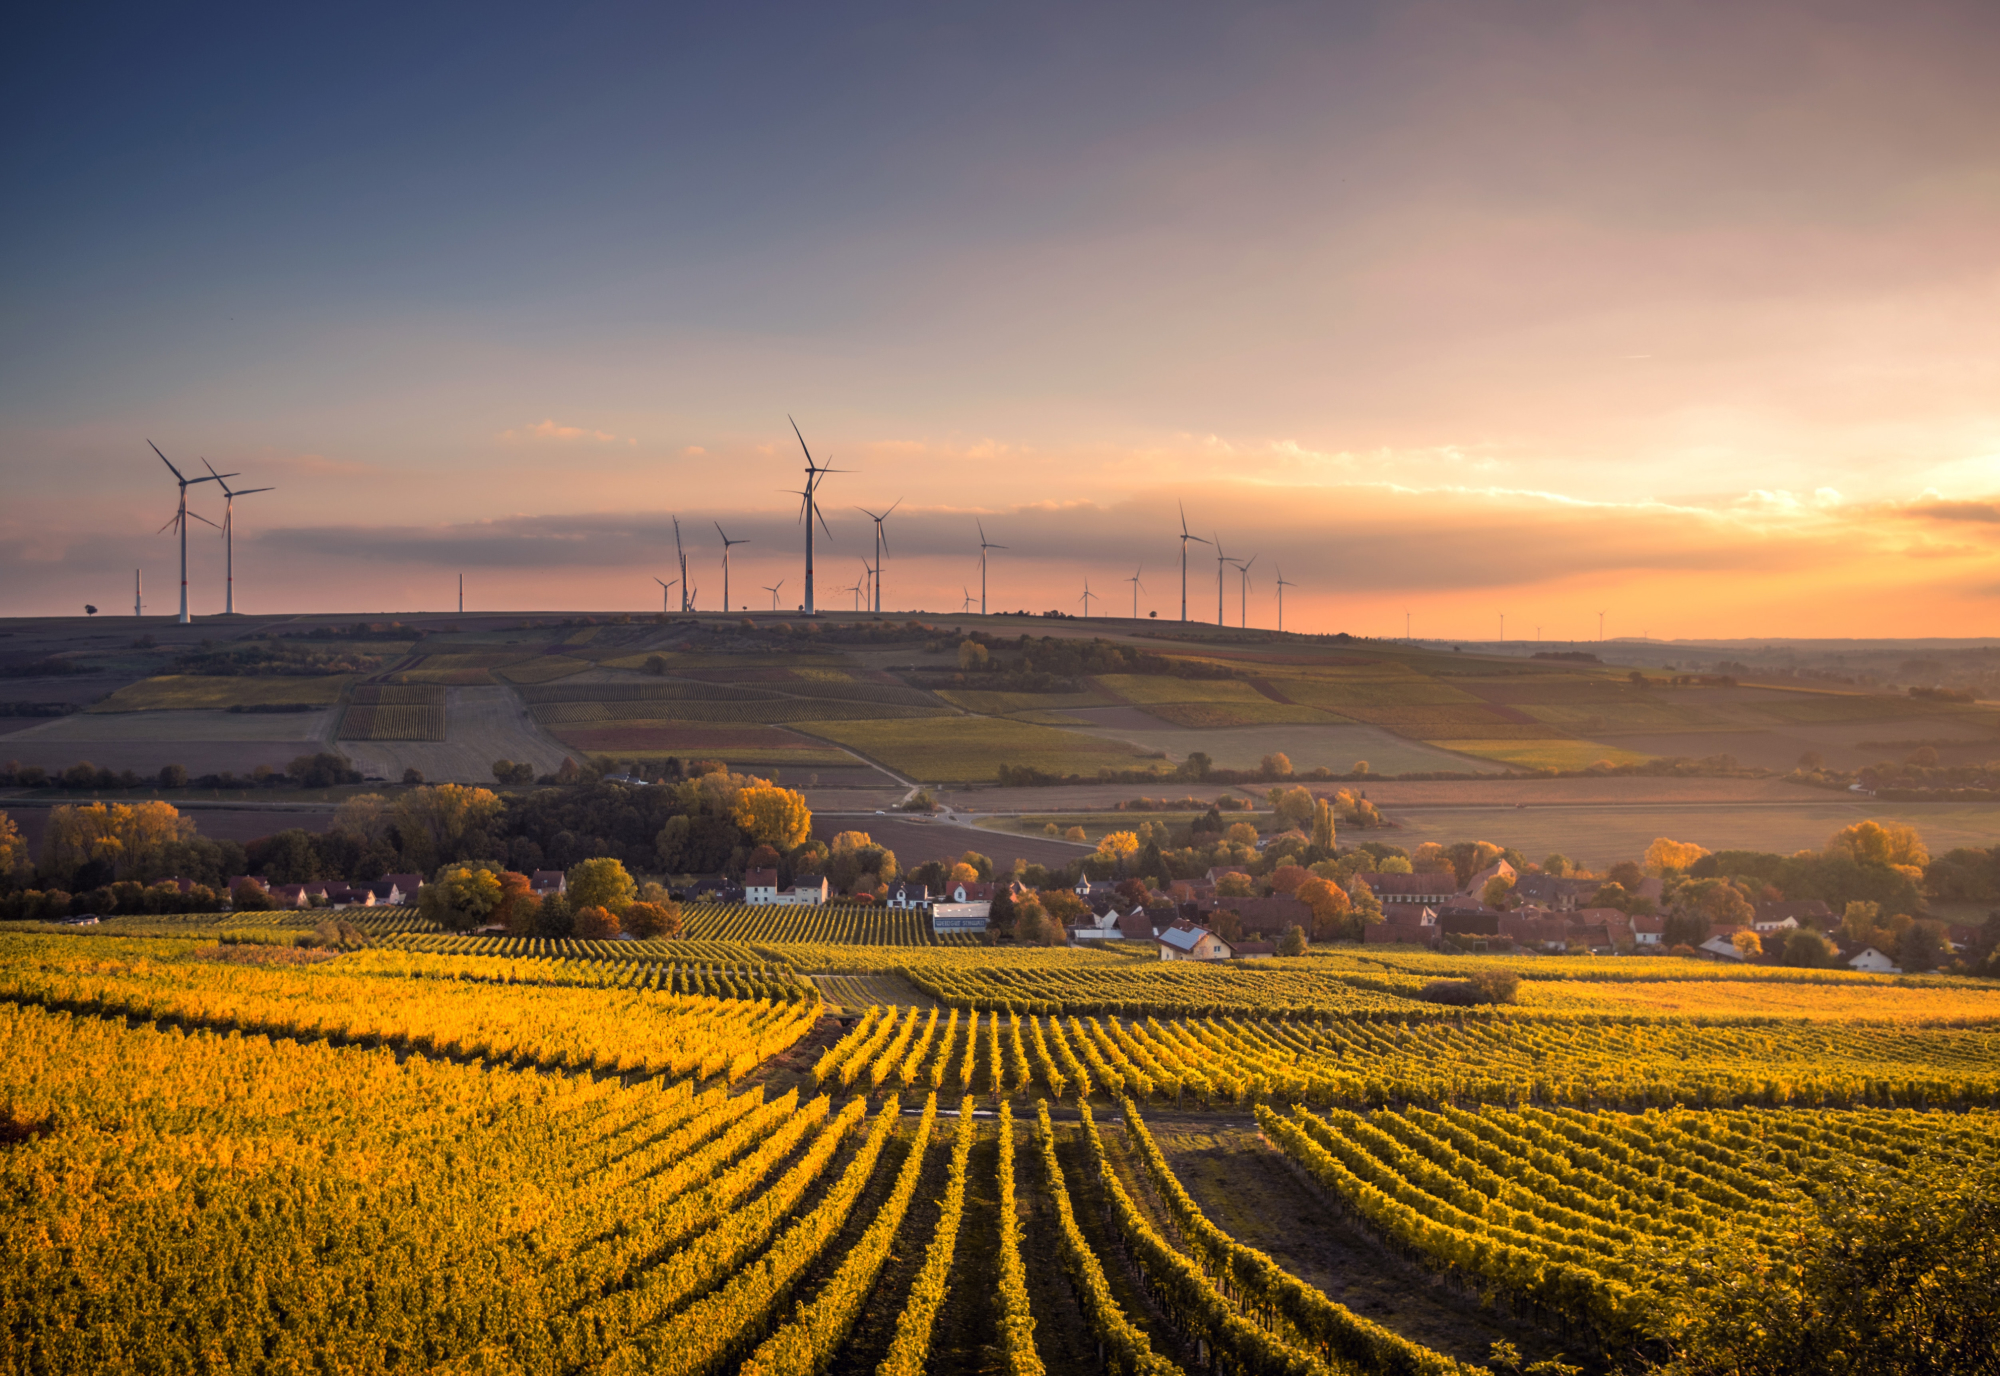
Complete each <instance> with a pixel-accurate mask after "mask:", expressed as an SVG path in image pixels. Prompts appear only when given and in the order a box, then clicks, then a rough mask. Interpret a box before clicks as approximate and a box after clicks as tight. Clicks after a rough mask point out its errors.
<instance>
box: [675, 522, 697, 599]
mask: <svg viewBox="0 0 2000 1376" xmlns="http://www.w3.org/2000/svg"><path fill="white" fill-rule="evenodd" d="M674 558H675V559H676V560H677V561H679V563H680V566H681V576H680V577H679V578H676V579H675V580H674V581H675V582H676V583H679V584H680V585H681V610H682V611H684V612H691V611H693V610H694V598H693V585H692V584H690V583H689V582H688V557H687V550H686V549H685V548H684V547H683V546H682V545H681V518H680V517H678V516H676V517H674Z"/></svg>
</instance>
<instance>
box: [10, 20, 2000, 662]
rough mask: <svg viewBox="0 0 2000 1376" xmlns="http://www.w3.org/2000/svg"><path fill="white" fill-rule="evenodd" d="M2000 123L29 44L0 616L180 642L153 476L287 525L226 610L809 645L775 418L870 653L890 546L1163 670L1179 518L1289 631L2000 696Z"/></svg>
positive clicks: (251, 519)
mask: <svg viewBox="0 0 2000 1376" xmlns="http://www.w3.org/2000/svg"><path fill="white" fill-rule="evenodd" d="M1996 71H2000V9H1996V8H1995V7H1994V6H1992V5H1991V4H1985V3H1963V4H1952V3H1941V4H1925V3H1913V4H1905V5H1896V6H1882V5H1879V4H1865V3H1859V2H1858V0H1856V2H1854V3H1839V2H1838V0H1836V2H1835V3H1812V4H1806V3H1797V4H1791V3H1771V4H1757V5H1749V6H1745V5H1741V4H1722V3H1683V4H1673V5H1661V4H1657V3H1653V4H1641V3H1636V0H1634V2H1631V3H1618V2H1617V0H1614V2H1613V3H1592V4H1584V3H1575V4H1550V3H1524V4H1506V5H1501V4H1476V3H1475V4H1441V3H1440V4H1366V3H1361V4H1346V5H1340V6H1324V5H1315V6H1303V5H1302V6H1296V7H1291V6H1262V5H1233V6H1214V5H1201V6H1197V5H1157V4H1156V5H1143V6H1141V5H1132V6H1117V5H1096V6H1089V7H1081V8H1079V7H1074V6H1063V7H1056V6H1035V5H1014V6H1000V7H991V8H988V9H984V10H969V9H964V8H960V7H945V8H937V7H930V8H922V7H898V8H893V9H892V8H888V7H865V6H793V7H762V8H756V9H749V8H744V7H723V8H717V9H714V10H709V11H696V10H692V9H688V8H686V7H637V6H613V5H599V6H587V7H571V6H564V7H546V6H535V7H529V6H519V7H514V8H512V9H511V10H510V9H509V8H508V7H505V6H482V7H478V8H476V9H475V8H471V7H466V8H463V9H459V10H452V9H449V8H429V9H420V10H411V9H409V8H408V7H396V8H390V7H387V6H376V7H372V8H371V7H365V6H344V7H336V8H333V9H322V10H314V9H311V8H310V7H304V8H301V7H276V8H270V7H263V8H249V7H246V8H243V9H242V10H240V11H231V10H229V9H227V8H225V7H221V6H211V7H204V8H203V9H202V10H201V11H200V12H199V13H195V14H189V13H186V12H173V13H169V12H167V11H162V10H159V9H156V8H142V7H130V8H129V10H127V11H125V12H122V13H121V12H120V11H119V10H118V9H116V8H113V9H108V10H107V9H104V8H102V7H93V8H90V9H87V10H78V9H75V8H74V7H68V8H65V7H45V8H44V9H42V10H39V11H36V12H34V13H33V14H31V15H28V16H27V17H26V18H25V19H24V20H23V21H21V22H19V23H18V24H17V26H16V28H15V29H14V30H12V31H11V32H10V41H9V43H8V44H7V46H6V50H5V52H4V53H0V74H4V77H5V80H4V82H3V83H0V108H4V112H5V116H6V118H5V119H4V121H0V128H4V130H5V133H4V134H0V149H4V158H5V163H4V173H5V184H6V185H7V187H8V188H9V197H8V199H9V213H8V214H7V215H6V216H5V217H4V218H0V262H4V263H5V268H4V271H5V294H4V309H0V482H4V488H0V491H4V500H0V614H6V615H22V614H31V613H46V612H77V611H80V610H81V608H82V605H83V604H84V603H85V602H91V603H94V604H96V605H97V606H99V607H100V608H103V609H104V610H106V611H112V612H122V611H126V610H129V607H130V605H131V604H130V588H131V577H132V569H133V568H134V567H135V566H144V568H145V574H146V583H147V588H148V600H149V602H150V603H151V605H152V608H153V610H155V611H158V612H163V613H164V612H168V611H170V610H171V609H172V607H171V603H172V600H173V597H174V586H173V585H174V580H175V577H176V574H175V571H174V566H173V560H174V547H173V542H172V539H171V537H170V536H168V535H156V534H154V531H155V529H156V528H157V527H158V526H159V525H160V524H161V523H162V522H163V521H165V520H166V519H167V517H168V516H169V515H170V514H171V511H172V499H173V487H172V484H171V482H170V481H167V475H166V473H165V471H164V470H163V469H162V468H161V467H160V465H159V463H158V461H157V460H156V459H154V458H153V457H152V455H151V453H150V451H149V450H148V449H147V448H146V447H145V443H144V441H145V439H146V438H147V437H150V438H151V439H153V440H155V441H157V442H158V443H159V444H160V446H161V447H162V448H163V449H164V450H165V451H166V453H167V454H168V455H169V456H170V457H172V458H174V459H175V461H176V462H181V461H183V460H185V461H186V464H193V465H195V466H196V467H199V460H200V458H201V457H202V456H206V457H207V458H209V459H211V460H213V461H214V462H215V463H216V464H217V465H218V466H219V467H227V468H234V469H240V470H242V472H243V474H244V482H245V483H248V484H253V485H264V484H275V485H276V486H277V488H278V490H277V491H275V492H272V493H269V494H264V495H260V496H256V497H251V498H247V499H245V500H244V501H243V502H242V503H240V504H239V506H238V509H237V521H238V540H237V562H238V570H237V574H238V604H239V607H242V608H243V609H245V610H251V611H271V610H278V609H291V610H319V609H326V610H333V609H341V610H347V609H380V610H383V611H412V610H422V609H431V610H443V609H447V608H449V607H451V606H453V605H455V599H456V579H457V576H458V574H459V573H461V572H463V573H464V574H465V576H466V597H467V605H468V607H469V608H502V607H504V608H509V609H535V608H545V607H548V608H552V607H565V608H574V607H595V608H630V609H633V610H645V609H652V608H656V607H657V606H658V605H659V592H660V589H659V588H658V586H657V585H656V584H655V583H654V582H653V581H652V578H653V576H654V575H656V574H657V575H658V576H660V577H672V576H674V574H673V571H672V559H673V555H672V529H671V525H670V522H669V520H668V517H669V514H670V513H674V512H678V513H679V514H680V516H681V518H682V524H683V528H684V533H685V535H686V536H687V537H688V538H690V539H691V541H692V543H693V546H694V548H695V556H694V557H695V568H696V581H697V586H698V587H699V589H700V594H699V601H700V604H701V605H702V606H704V607H707V608H713V607H715V606H716V605H717V603H718V600H719V593H720V587H721V576H720V570H719V567H718V563H719V552H720V550H719V541H718V540H717V539H716V536H715V531H714V527H713V525H712V524H711V522H712V521H713V520H715V519H718V518H719V519H720V520H721V521H722V524H723V525H724V527H726V528H727V529H728V530H729V533H730V535H731V536H745V537H748V538H749V539H750V540H751V543H750V544H748V545H745V546H741V547H739V548H738V549H737V550H736V551H735V552H734V554H733V556H732V560H731V586H732V592H733V593H734V594H735V597H734V600H735V601H736V602H737V603H738V604H739V605H741V604H743V603H749V604H750V605H752V606H762V607H768V606H769V605H770V602H769V597H768V594H765V593H762V592H761V591H759V590H758V589H759V588H760V586H761V585H764V584H770V583H774V582H776V581H777V579H779V578H780V577H783V578H785V579H786V580H787V581H786V583H785V587H784V600H785V605H786V606H787V607H789V606H791V605H793V604H794V603H795V602H796V600H797V598H798V595H799V591H800V586H801V580H800V568H799V552H800V551H799V546H800V544H801V543H802V542H801V538H800V531H799V527H798V526H797V524H796V523H795V521H794V508H795V502H796V499H795V498H790V497H787V496H786V495H784V490H785V489H787V488H791V487H794V486H796V485H797V483H798V479H799V473H798V466H799V454H798V447H797V444H796V442H795V441H794V440H793V439H792V435H791V431H790V429H789V427H788V425H787V424H786V419H785V416H786V413H787V412H788V411H789V412H791V413H792V414H794V415H796V416H797V418H798V420H799V423H800V425H801V426H802V427H803V428H804V430H805V433H806V435H807V438H808V439H809V440H811V441H812V442H813V444H814V446H815V452H816V453H818V454H820V455H821V456H822V457H829V456H830V458H831V461H832V462H833V464H834V465H835V466H836V467H839V468H844V469H853V470H857V471H855V472H853V473H851V474H838V475H835V476H833V477H830V478H829V479H828V480H827V483H826V486H825V488H824V490H823V495H824V498H825V501H826V503H827V514H828V519H829V521H830V522H831V524H832V526H833V533H834V539H833V541H832V543H831V546H830V548H823V550H822V560H823V561H824V562H823V570H822V578H821V590H820V600H821V602H822V604H823V605H826V606H831V607H848V606H851V605H852V601H853V599H852V595H851V594H848V593H845V592H841V591H839V590H838V589H839V588H840V587H843V586H845V585H848V584H851V583H853V582H854V581H855V579H856V578H857V577H858V576H860V562H859V561H860V559H861V558H862V557H863V555H864V554H865V553H867V552H868V551H870V550H872V537H871V536H870V534H869V530H868V523H867V521H866V519H865V518H864V517H862V516H861V515H860V514H859V513H858V512H855V511H854V510H853V509H852V507H853V506H854V505H856V504H859V505H865V506H870V507H873V508H874V509H876V510H880V509H881V508H882V507H883V506H886V505H887V504H888V503H889V502H891V501H894V500H896V499H897V498H898V497H901V498H903V499H904V501H905V506H904V507H903V509H902V510H901V511H899V512H898V513H897V514H896V515H895V516H894V517H893V518H891V520H890V523H889V527H888V530H889V535H890V540H891V550H892V560H891V562H890V563H889V565H888V567H887V592H886V595H885V599H884V601H885V606H887V607H891V608H896V609H907V608H915V607H924V608H929V609H931V610H934V611H936V610H944V609H947V608H950V609H956V608H957V607H958V606H959V605H960V603H961V600H962V598H963V592H962V589H964V588H966V587H970V588H971V589H972V592H973V594H974V595H975V597H976V595H977V592H978V571H977V564H976V549H975V539H976V537H975V535H974V520H975V519H983V520H984V521H985V523H986V529H987V531H988V533H989V535H990V537H991V538H992V539H993V540H995V541H998V542H1000V543H1003V544H1006V545H1008V546H1009V547H1010V548H1009V549H1007V550H1005V551H1001V552H997V553H996V554H995V556H994V560H993V565H992V569H991V572H990V576H989V588H990V591H991V602H990V605H991V606H992V607H993V608H994V609H995V610H1002V609H1005V610H1013V609H1016V608H1028V609H1031V610H1037V611H1039V610H1043V609H1045V608H1051V607H1061V608H1063V609H1066V610H1070V611H1075V610H1079V609H1080V603H1079V601H1078V597H1079V594H1080V593H1081V591H1082V588H1083V582H1084V580H1085V578H1086V577H1087V578H1088V579H1089V582H1090V587H1091V589H1092V591H1093V592H1094V593H1097V594H1101V595H1102V597H1103V599H1104V600H1103V601H1102V602H1101V603H1097V602H1093V608H1094V609H1095V610H1098V611H1101V612H1106V613H1111V614H1129V613H1130V611H1131V609H1132V599H1131V588H1130V585H1129V584H1127V583H1125V582H1123V581H1122V580H1123V579H1125V578H1126V577H1127V576H1129V575H1130V574H1131V573H1132V571H1133V569H1134V567H1135V566H1139V565H1142V564H1143V566H1144V572H1143V578H1144V581H1145V585H1146V592H1145V593H1144V594H1143V595H1142V597H1141V599H1140V606H1139V609H1140V612H1141V614H1142V615H1143V614H1144V613H1145V612H1147V611H1149V610H1156V611H1158V612H1159V613H1160V615H1161V617H1162V618H1169V617H1174V616H1178V615H1179V611H1180V594H1179V579H1178V572H1177V565H1176V562H1175V561H1176V558H1177V551H1178V545H1177V543H1176V541H1175V540H1174V538H1173V536H1174V534H1175V533H1176V532H1177V530H1178V520H1179V517H1178V515H1177V508H1176V504H1177V502H1185V505H1186V509H1187V512H1188V518H1189V521H1190V524H1191V525H1192V527H1193V528H1194V530H1195V532H1196V533H1197V534H1201V535H1204V536H1211V537H1212V536H1214V535H1215V534H1217V533H1218V532H1219V533H1220V535H1221V538H1222V541H1223V545H1224V548H1225V550H1226V551H1227V552H1228V553H1230V554H1232V555H1237V554H1240V555H1241V556H1243V557H1246V558H1247V557H1248V556H1250V555H1253V554H1254V555H1256V556H1258V562H1257V564H1256V566H1255V568H1254V569H1253V570H1252V580H1253V581H1252V585H1251V593H1250V619H1251V621H1252V622H1253V624H1260V625H1266V626H1268V625H1272V624H1274V623H1275V619H1276V604H1275V598H1274V594H1273V588H1272V582H1271V579H1272V576H1273V575H1274V574H1275V572H1276V571H1277V568H1278V567H1279V566H1281V567H1282V569H1283V572H1284V574H1285V576H1286V578H1287V579H1289V580H1291V581H1293V582H1294V583H1296V584H1297V585H1298V586H1296V587H1295V588H1290V589H1288V590H1287V596H1286V599H1285V613H1286V626H1287V628H1288V629H1298V630H1321V631H1337V630H1347V631H1351V632H1354V633H1357V634H1377V635H1383V634H1401V633H1402V631H1403V628H1404V624H1405V621H1404V616H1405V611H1406V609H1407V610H1408V611H1409V612H1410V613H1411V625H1412V628H1413V629H1414V631H1415V632H1416V634H1418V635H1420V636H1428V637H1465V638H1477V639H1480V640H1490V639H1493V638H1495V637H1496V636H1497V634H1498V632H1499V616H1500V614H1502V613H1505V614H1506V617H1507V621H1506V634H1507V637H1508V638H1509V639H1532V638H1534V637H1535V635H1536V634H1537V627H1540V634H1541V635H1542V636H1543V638H1545V639H1548V640H1566V639H1588V638H1592V637H1595V636H1596V634H1597V629H1598V619H1597V613H1598V612H1599V610H1608V613H1609V614H1608V615H1607V616H1606V618H1605V623H1604V624H1605V629H1606V631H1607V633H1608V634H1611V635H1629V636H1637V635H1640V634H1642V633H1643V634H1646V635H1649V636H1650V637H1652V638H1654V639H1672V638H1676V637H1681V638H1690V637H1699V638H1703V639H1711V640H1713V639H1718V638H1741V637H1763V636H1768V635H1783V636H1803V637H1834V638H1839V637H1850V636H1902V635H1911V636H1943V637H1956V636H1965V635H1976V634H1979V633H1980V632H1981V631H1983V630H1986V629H1988V628H1989V627H1990V626H1991V625H1992V617H1991V615H1990V612H1991V609H1992V608H1993V606H1994V599H1995V595H1996V593H2000V569H1996V566H1995V553H1996V541H2000V143H1996V141H1995V139H1994V137H1993V134H1994V131H1995V130H1996V129H2000V81H1996V80H1995V79H1994V73H1995V72H1996ZM184 466H185V465H184ZM194 506H195V509H196V510H198V511H201V512H202V513H203V514H205V515H208V516H211V517H213V518H215V519H220V516H221V511H220V503H219V502H218V501H216V500H214V499H212V498H210V497H209V496H208V495H207V493H206V492H205V491H204V490H202V489H197V490H196V493H195V497H194ZM195 531H196V534H195V535H194V537H193V538H192V541H191V544H192V546H193V549H194V555H193V572H192V575H191V577H192V579H193V581H194V602H195V607H196V609H197V610H200V611H218V610H220V609H221V605H222V568H221V561H222V554H221V548H220V543H219V541H217V540H216V539H214V538H213V533H212V532H210V531H209V530H208V529H207V528H206V527H203V526H199V525H197V526H196V527H195ZM1193 552H1194V563H1193V566H1192V568H1191V571H1190V577H1189V602H1190V609H1191V611H1192V612H1193V614H1195V615H1197V616H1199V617H1201V618H1202V619H1206V620H1213V619H1214V617H1215V614H1216V592H1217V590H1216V565H1215V562H1214V558H1213V551H1212V550H1211V549H1210V548H1209V547H1207V546H1201V545H1196V546H1194V547H1193ZM1224 602H1225V605H1226V608H1227V617H1228V620H1229V621H1230V622H1231V623H1232V624H1234V623H1235V621H1236V620H1237V618H1238V615H1239V611H1238V609H1239V593H1238V583H1237V579H1236V576H1235V575H1234V574H1230V575H1229V577H1228V580H1227V587H1226V595H1225V597H1224Z"/></svg>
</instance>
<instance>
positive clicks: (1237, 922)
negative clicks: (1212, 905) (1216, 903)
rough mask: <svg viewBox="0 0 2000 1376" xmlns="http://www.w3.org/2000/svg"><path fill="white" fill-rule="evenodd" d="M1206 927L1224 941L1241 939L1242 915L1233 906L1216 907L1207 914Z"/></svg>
mask: <svg viewBox="0 0 2000 1376" xmlns="http://www.w3.org/2000/svg"><path fill="white" fill-rule="evenodd" d="M1208 929H1209V930H1210V931H1211V932H1214V933H1215V934H1216V935H1217V936H1219V937H1221V938H1222V939H1223V940H1224V941H1241V940H1242V939H1243V917H1242V915H1241V914H1240V913H1238V912H1237V911H1236V909H1234V908H1217V909H1216V910H1215V911H1214V912H1213V913H1210V914H1209V918H1208Z"/></svg>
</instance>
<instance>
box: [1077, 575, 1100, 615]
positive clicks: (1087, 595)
mask: <svg viewBox="0 0 2000 1376" xmlns="http://www.w3.org/2000/svg"><path fill="white" fill-rule="evenodd" d="M1093 597H1097V594H1096V593H1094V592H1092V591H1091V590H1090V580H1089V579H1088V578H1086V579H1084V580H1083V596H1082V597H1080V598H1078V599H1077V600H1078V601H1080V602H1082V603H1083V615H1084V619H1085V620H1089V619H1090V599H1091V598H1093ZM1098 600H1099V601H1103V599H1102V598H1098Z"/></svg>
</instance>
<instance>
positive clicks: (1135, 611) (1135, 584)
mask: <svg viewBox="0 0 2000 1376" xmlns="http://www.w3.org/2000/svg"><path fill="white" fill-rule="evenodd" d="M1145 571H1146V566H1145V565H1144V564H1141V565H1139V567H1138V568H1136V569H1133V570H1132V576H1131V577H1130V578H1127V579H1125V580H1124V581H1125V582H1127V583H1130V584H1131V585H1132V619H1133V620H1134V621H1137V620H1138V619H1139V594H1140V592H1142V591H1143V590H1144V589H1145V586H1146V585H1145V584H1144V583H1141V582H1140V581H1139V575H1140V574H1142V573H1144V572H1145Z"/></svg>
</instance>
